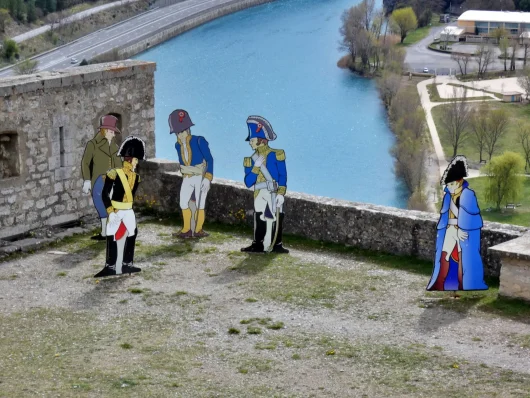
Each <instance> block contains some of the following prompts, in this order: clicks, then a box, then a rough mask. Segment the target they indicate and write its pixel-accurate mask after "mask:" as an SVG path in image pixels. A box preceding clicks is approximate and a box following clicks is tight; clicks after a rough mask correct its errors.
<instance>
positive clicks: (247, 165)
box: [243, 158, 252, 167]
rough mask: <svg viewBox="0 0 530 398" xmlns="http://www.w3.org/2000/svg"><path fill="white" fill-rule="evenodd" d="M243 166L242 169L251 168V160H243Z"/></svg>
mask: <svg viewBox="0 0 530 398" xmlns="http://www.w3.org/2000/svg"><path fill="white" fill-rule="evenodd" d="M243 166H244V167H250V166H252V158H245V160H244V161H243Z"/></svg>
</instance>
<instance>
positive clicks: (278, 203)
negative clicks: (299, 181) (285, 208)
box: [276, 195, 285, 207]
mask: <svg viewBox="0 0 530 398" xmlns="http://www.w3.org/2000/svg"><path fill="white" fill-rule="evenodd" d="M283 202H285V198H284V197H283V195H276V207H282V205H283Z"/></svg>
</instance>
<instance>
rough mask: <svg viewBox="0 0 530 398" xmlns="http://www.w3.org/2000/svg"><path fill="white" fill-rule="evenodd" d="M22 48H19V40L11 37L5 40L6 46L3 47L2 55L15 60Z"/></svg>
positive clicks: (9, 59)
mask: <svg viewBox="0 0 530 398" xmlns="http://www.w3.org/2000/svg"><path fill="white" fill-rule="evenodd" d="M19 53H20V50H19V48H18V45H17V42H16V41H14V40H11V39H5V40H4V46H3V48H2V55H3V57H4V58H5V59H7V60H8V61H11V60H13V58H16V59H18V55H19Z"/></svg>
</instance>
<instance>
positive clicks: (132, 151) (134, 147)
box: [118, 135, 145, 160]
mask: <svg viewBox="0 0 530 398" xmlns="http://www.w3.org/2000/svg"><path fill="white" fill-rule="evenodd" d="M118 156H121V157H122V158H128V157H131V158H136V159H138V160H145V142H144V141H143V140H142V139H141V138H138V137H135V136H133V135H130V136H129V137H127V138H126V139H125V141H123V143H122V144H121V146H120V149H119V150H118Z"/></svg>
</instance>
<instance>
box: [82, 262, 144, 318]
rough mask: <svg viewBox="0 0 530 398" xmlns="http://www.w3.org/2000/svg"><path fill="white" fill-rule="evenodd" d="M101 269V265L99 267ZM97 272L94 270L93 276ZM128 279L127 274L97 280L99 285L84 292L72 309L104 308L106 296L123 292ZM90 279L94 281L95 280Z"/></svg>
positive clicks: (107, 299)
mask: <svg viewBox="0 0 530 398" xmlns="http://www.w3.org/2000/svg"><path fill="white" fill-rule="evenodd" d="M102 268H103V265H102V266H101V269H102ZM97 272H99V270H95V271H94V275H95V274H96V273H97ZM128 278H131V276H130V275H128V274H123V275H116V276H109V277H105V278H98V280H99V283H98V284H95V285H94V287H93V289H92V290H90V291H88V292H86V293H85V294H83V295H82V296H80V297H79V298H78V299H77V300H76V301H75V302H73V303H72V307H74V308H77V309H94V308H96V309H97V308H104V307H105V305H106V304H108V301H109V297H108V294H110V293H117V292H124V289H123V286H124V284H126V283H127V281H128ZM133 278H134V276H133ZM91 279H92V280H94V281H95V280H96V279H95V278H91Z"/></svg>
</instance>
